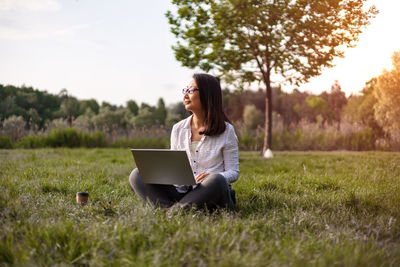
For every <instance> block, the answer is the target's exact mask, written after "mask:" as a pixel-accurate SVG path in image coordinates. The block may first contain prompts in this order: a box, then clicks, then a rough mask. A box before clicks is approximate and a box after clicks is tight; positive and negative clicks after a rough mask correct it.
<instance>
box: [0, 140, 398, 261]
mask: <svg viewBox="0 0 400 267" xmlns="http://www.w3.org/2000/svg"><path fill="white" fill-rule="evenodd" d="M399 166H400V154H398V153H382V152H364V153H349V152H348V153H338V152H330V153H328V152H326V153H311V152H309V153H303V152H292V153H283V152H280V153H279V152H276V153H275V158H273V159H271V160H265V159H262V158H260V157H259V156H258V155H257V153H241V154H240V170H241V173H240V177H239V180H238V182H236V183H235V184H233V187H234V188H235V190H236V192H237V201H238V205H237V206H236V209H235V211H233V212H228V211H224V210H221V211H219V212H216V213H213V214H209V213H207V212H202V211H200V212H198V211H190V212H187V213H185V212H181V211H173V212H170V211H166V210H161V209H154V208H152V207H149V206H147V205H145V204H143V203H142V202H141V201H139V199H138V198H137V197H136V196H135V195H134V194H133V192H132V191H131V189H130V188H129V186H128V181H127V179H128V175H129V173H130V171H131V170H132V169H133V168H134V167H135V166H134V162H133V159H132V156H131V155H130V152H129V150H127V149H64V148H58V149H41V150H0V190H1V194H0V225H1V227H0V238H1V242H0V265H17V266H21V265H44V266H48V265H93V266H109V265H135V266H149V265H158V266H182V265H183V266H199V265H201V266H228V265H229V266H230V265H232V266H289V265H290V266H332V265H336V266H398V265H399V264H400V253H399V252H400V242H399V241H400V239H399V238H400V207H399V205H398V203H400V194H399V193H398V192H400V180H399V179H398V178H399V177H400V167H399ZM77 191H87V192H89V194H90V195H89V204H88V205H86V206H80V205H78V204H76V203H75V193H76V192H77Z"/></svg>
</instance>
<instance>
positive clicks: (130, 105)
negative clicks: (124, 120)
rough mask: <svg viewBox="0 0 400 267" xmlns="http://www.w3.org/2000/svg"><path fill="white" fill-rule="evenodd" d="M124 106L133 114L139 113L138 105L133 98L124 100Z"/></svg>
mask: <svg viewBox="0 0 400 267" xmlns="http://www.w3.org/2000/svg"><path fill="white" fill-rule="evenodd" d="M126 107H127V108H128V109H129V111H130V112H131V113H132V114H133V116H136V115H137V114H138V113H139V106H138V104H137V103H136V101H135V100H128V101H127V102H126Z"/></svg>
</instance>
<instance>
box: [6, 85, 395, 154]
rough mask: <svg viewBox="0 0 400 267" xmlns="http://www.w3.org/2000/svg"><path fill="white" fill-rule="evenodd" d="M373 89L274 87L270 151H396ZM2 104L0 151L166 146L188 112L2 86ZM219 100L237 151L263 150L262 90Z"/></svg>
mask: <svg viewBox="0 0 400 267" xmlns="http://www.w3.org/2000/svg"><path fill="white" fill-rule="evenodd" d="M376 84H377V79H376V78H374V79H371V80H370V81H369V82H368V83H366V87H365V88H364V89H363V90H362V91H361V92H360V94H358V95H351V96H350V97H346V96H345V94H344V92H343V91H342V90H341V88H340V85H339V84H338V83H337V82H336V83H335V84H333V85H332V87H331V89H330V91H329V92H327V91H324V92H323V93H321V94H318V95H316V94H312V93H308V92H300V91H299V90H297V89H294V90H293V91H292V92H290V93H287V92H284V91H282V90H281V89H279V88H274V89H273V101H274V103H273V114H274V116H273V123H274V135H273V147H274V148H275V149H276V150H293V149H295V150H315V149H318V150H333V149H348V150H370V149H385V150H393V147H396V146H394V145H395V144H398V142H397V143H396V136H394V135H393V134H392V135H389V134H388V133H387V132H385V131H384V130H383V128H382V126H381V125H382V123H380V122H379V121H378V120H377V117H376V114H375V113H374V106H375V105H376V103H377V98H376V97H375V93H374V92H375V91H376V89H375V87H376ZM0 99H1V100H0V135H2V136H3V137H2V142H3V144H7V145H3V146H2V145H1V144H0V147H25V148H30V147H46V146H48V147H57V146H73V147H75V146H86V147H92V146H99V147H105V146H106V147H109V146H113V147H115V146H120V147H129V146H132V145H133V144H136V145H135V146H140V144H139V143H141V144H147V145H144V146H149V147H152V146H153V147H154V146H156V147H167V146H168V137H169V131H170V129H171V126H172V125H173V124H174V123H176V122H177V121H179V120H181V119H183V118H185V117H187V116H188V115H189V113H188V112H187V111H186V110H185V108H184V105H183V104H182V103H181V102H178V103H175V104H171V105H169V106H168V107H167V106H166V105H165V102H164V100H163V99H162V98H160V99H159V100H158V103H157V105H155V106H152V105H149V104H146V103H141V104H140V105H139V104H138V103H137V102H136V101H135V100H128V101H127V102H126V103H125V105H120V106H117V105H113V104H111V103H108V102H102V103H101V104H99V103H98V102H97V101H96V100H95V99H89V100H79V99H77V98H76V97H74V96H71V95H70V94H68V92H67V90H65V89H63V90H62V91H61V92H60V93H59V94H57V95H55V94H50V93H48V92H46V91H40V90H37V89H34V88H32V87H25V86H22V87H15V86H10V85H7V86H4V85H0ZM223 102H224V109H225V112H226V114H227V115H228V117H229V118H230V120H231V121H232V122H233V123H234V125H235V127H236V131H237V134H238V136H239V139H240V141H241V144H240V146H241V149H248V150H259V149H261V145H262V138H263V134H264V131H263V127H264V121H265V91H264V90H259V91H250V90H236V91H228V90H224V91H223ZM60 128H62V129H67V128H68V129H70V128H73V129H75V130H68V131H70V132H68V131H67V132H66V134H67V135H68V133H70V134H71V133H73V136H77V137H76V138H75V139H74V140H78V139H79V140H80V141H76V142H74V143H73V145H71V143H65V142H64V143H63V141H59V142H58V143H57V142H53V141H54V139H60V140H63V138H64V137H63V134H64V132H63V130H61V129H60ZM57 131H58V132H57ZM55 133H58V135H57V134H55ZM94 134H95V136H94V137H92V135H94ZM54 136H56V137H54ZM57 136H58V137H57ZM96 138H97V139H96ZM146 138H147V139H146ZM64 139H65V138H64ZM157 139H159V140H162V141H160V142H158V141H155V140H157ZM52 140H53V141H52ZM65 140H66V139H65ZM68 140H69V139H68ZM88 140H89V141H88ZM90 140H92V141H90ZM93 140H97V141H93ZM144 140H147V141H144ZM149 140H150V141H149ZM68 142H69V141H68ZM0 143H1V142H0ZM63 144H64V145H63ZM93 144H95V145H93Z"/></svg>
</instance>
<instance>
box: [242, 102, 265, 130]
mask: <svg viewBox="0 0 400 267" xmlns="http://www.w3.org/2000/svg"><path fill="white" fill-rule="evenodd" d="M262 122H263V114H262V112H261V111H260V110H258V109H257V108H256V106H255V105H246V106H245V107H244V110H243V125H244V127H245V129H246V130H247V131H251V130H254V129H256V128H257V126H259V125H262Z"/></svg>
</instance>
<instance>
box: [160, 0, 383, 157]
mask: <svg viewBox="0 0 400 267" xmlns="http://www.w3.org/2000/svg"><path fill="white" fill-rule="evenodd" d="M365 2H366V0H330V1H314V0H274V1H272V0H270V1H265V0H206V1H199V0H173V1H172V3H173V4H174V5H175V7H176V11H174V12H173V11H168V12H167V13H166V16H167V17H168V19H169V23H170V25H171V31H172V33H173V34H175V36H176V37H177V39H178V42H177V44H176V45H174V46H173V47H172V48H173V50H174V52H175V57H176V59H177V60H178V61H180V62H181V63H182V65H183V66H187V67H190V68H195V67H200V68H201V69H203V70H204V71H210V70H214V71H215V72H216V74H217V75H221V76H222V77H223V79H224V80H225V81H226V82H228V83H239V84H240V85H241V86H243V85H244V84H249V83H252V82H258V83H260V82H263V83H264V84H265V87H266V124H265V126H266V127H265V132H266V134H265V141H264V150H266V149H267V148H270V147H271V140H272V139H271V133H272V95H271V94H272V84H274V83H281V82H290V83H293V84H299V83H301V82H305V81H308V80H309V79H310V78H311V77H313V76H316V75H319V74H320V73H321V71H322V69H323V68H324V67H331V66H332V60H333V59H334V58H335V57H342V56H343V54H344V48H345V47H352V46H354V45H355V43H356V41H357V40H358V36H359V34H360V33H361V29H362V28H363V27H364V26H366V25H368V24H369V21H370V19H371V18H372V17H374V16H375V15H376V14H377V10H376V9H375V7H371V8H369V9H368V10H366V11H365V10H364V3H365Z"/></svg>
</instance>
